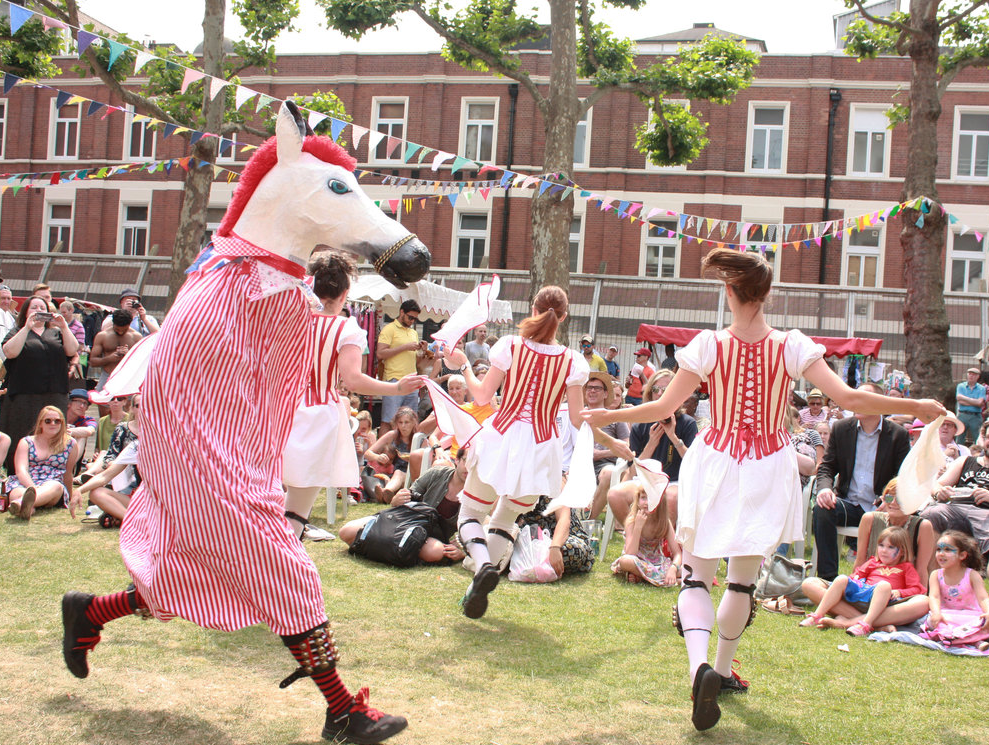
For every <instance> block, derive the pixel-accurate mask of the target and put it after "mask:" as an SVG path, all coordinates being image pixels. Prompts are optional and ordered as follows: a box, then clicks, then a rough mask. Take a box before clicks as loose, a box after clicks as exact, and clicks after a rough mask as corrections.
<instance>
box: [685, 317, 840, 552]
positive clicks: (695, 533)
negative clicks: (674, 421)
mask: <svg viewBox="0 0 989 745" xmlns="http://www.w3.org/2000/svg"><path fill="white" fill-rule="evenodd" d="M823 355H824V347H822V346H821V345H820V344H815V343H814V342H813V341H811V340H810V339H809V338H807V337H806V336H805V335H804V334H802V333H801V332H800V331H790V332H789V333H787V332H784V331H776V330H773V331H771V332H770V333H769V334H768V335H767V336H766V337H765V338H764V339H762V340H761V341H758V342H754V343H751V344H749V343H746V342H743V341H741V340H739V339H738V338H736V337H735V336H733V335H732V334H731V332H729V331H728V330H722V331H702V332H701V333H700V334H698V335H697V336H696V337H694V339H693V340H692V341H691V342H690V344H688V345H687V346H686V347H684V348H683V349H681V350H680V351H679V352H677V355H676V357H677V363H678V364H679V365H680V368H681V369H683V370H688V371H690V372H693V373H696V374H697V375H699V376H700V377H701V379H702V380H706V381H707V384H708V389H709V390H710V395H711V426H710V427H709V428H708V429H706V430H705V431H704V432H703V433H702V436H700V437H697V438H695V439H694V442H693V444H691V446H690V448H689V449H688V450H687V454H686V455H685V456H684V459H683V463H682V464H681V466H680V480H679V495H678V507H677V512H678V518H677V538H678V539H679V540H680V542H681V543H682V544H683V546H684V548H685V549H687V550H688V551H690V552H691V553H692V554H694V555H695V556H699V557H701V558H704V559H715V558H719V557H723V556H725V557H727V556H765V555H768V554H769V553H771V552H772V551H774V550H775V549H776V547H777V546H779V544H780V543H789V542H792V541H795V540H798V539H800V538H802V537H803V534H804V530H803V516H804V508H803V505H802V504H801V496H800V495H801V490H800V476H799V474H798V472H797V459H796V454H795V451H794V449H793V448H792V447H789V445H790V436H789V434H788V433H787V431H786V428H785V426H784V417H785V414H786V406H787V402H788V399H789V396H790V383H791V382H792V381H793V379H794V378H799V377H800V376H802V375H803V372H804V370H806V369H807V367H808V366H809V365H810V364H812V363H813V362H815V361H817V360H819V359H821V357H823Z"/></svg>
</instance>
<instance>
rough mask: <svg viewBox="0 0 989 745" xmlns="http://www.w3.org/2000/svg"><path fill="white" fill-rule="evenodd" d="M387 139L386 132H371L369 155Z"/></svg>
mask: <svg viewBox="0 0 989 745" xmlns="http://www.w3.org/2000/svg"><path fill="white" fill-rule="evenodd" d="M383 139H385V133H384V132H378V131H377V130H373V129H372V130H371V131H370V134H368V136H367V151H368V153H372V152H374V150H375V149H376V148H377V147H378V143H379V142H381V141H382V140H383Z"/></svg>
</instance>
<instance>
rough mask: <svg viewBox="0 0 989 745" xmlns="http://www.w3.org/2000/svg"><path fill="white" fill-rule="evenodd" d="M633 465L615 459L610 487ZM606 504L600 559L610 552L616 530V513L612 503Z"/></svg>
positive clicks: (617, 483)
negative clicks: (611, 541)
mask: <svg viewBox="0 0 989 745" xmlns="http://www.w3.org/2000/svg"><path fill="white" fill-rule="evenodd" d="M630 465H631V463H630V462H629V461H626V460H622V459H621V458H619V459H618V460H617V461H615V467H614V469H613V470H612V471H611V486H610V487H609V489H614V488H615V487H616V486H618V485H619V484H620V483H621V481H622V475H623V474H624V473H625V472H626V471H627V470H628V467H629V466H630ZM605 504H606V507H607V509H606V511H605V516H604V532H603V533H602V534H601V547H600V548H599V549H598V561H602V560H603V559H604V557H605V554H607V553H608V542H609V541H610V540H611V534H612V533H614V532H615V513H614V512H612V511H611V504H610V503H607V502H606V503H605Z"/></svg>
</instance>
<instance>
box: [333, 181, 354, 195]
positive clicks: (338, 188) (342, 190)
mask: <svg viewBox="0 0 989 745" xmlns="http://www.w3.org/2000/svg"><path fill="white" fill-rule="evenodd" d="M329 186H330V191H332V192H333V193H334V194H347V193H348V192H350V187H349V186H347V185H346V184H345V183H343V181H337V180H336V179H331V180H330V184H329Z"/></svg>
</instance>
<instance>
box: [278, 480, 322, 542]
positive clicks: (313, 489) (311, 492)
mask: <svg viewBox="0 0 989 745" xmlns="http://www.w3.org/2000/svg"><path fill="white" fill-rule="evenodd" d="M319 490H320V487H318V486H290V487H288V488H287V489H286V493H285V511H286V512H294V513H295V514H296V515H301V516H302V517H304V518H306V519H307V520H308V519H309V515H310V514H311V513H312V507H313V505H314V504H316V497H318V496H319ZM288 524H289V525H291V526H292V530H294V531H295V536H296V538H301V537H302V527H303V524H302V523H300V522H299V521H298V520H295V519H293V518H291V517H290V518H288Z"/></svg>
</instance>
